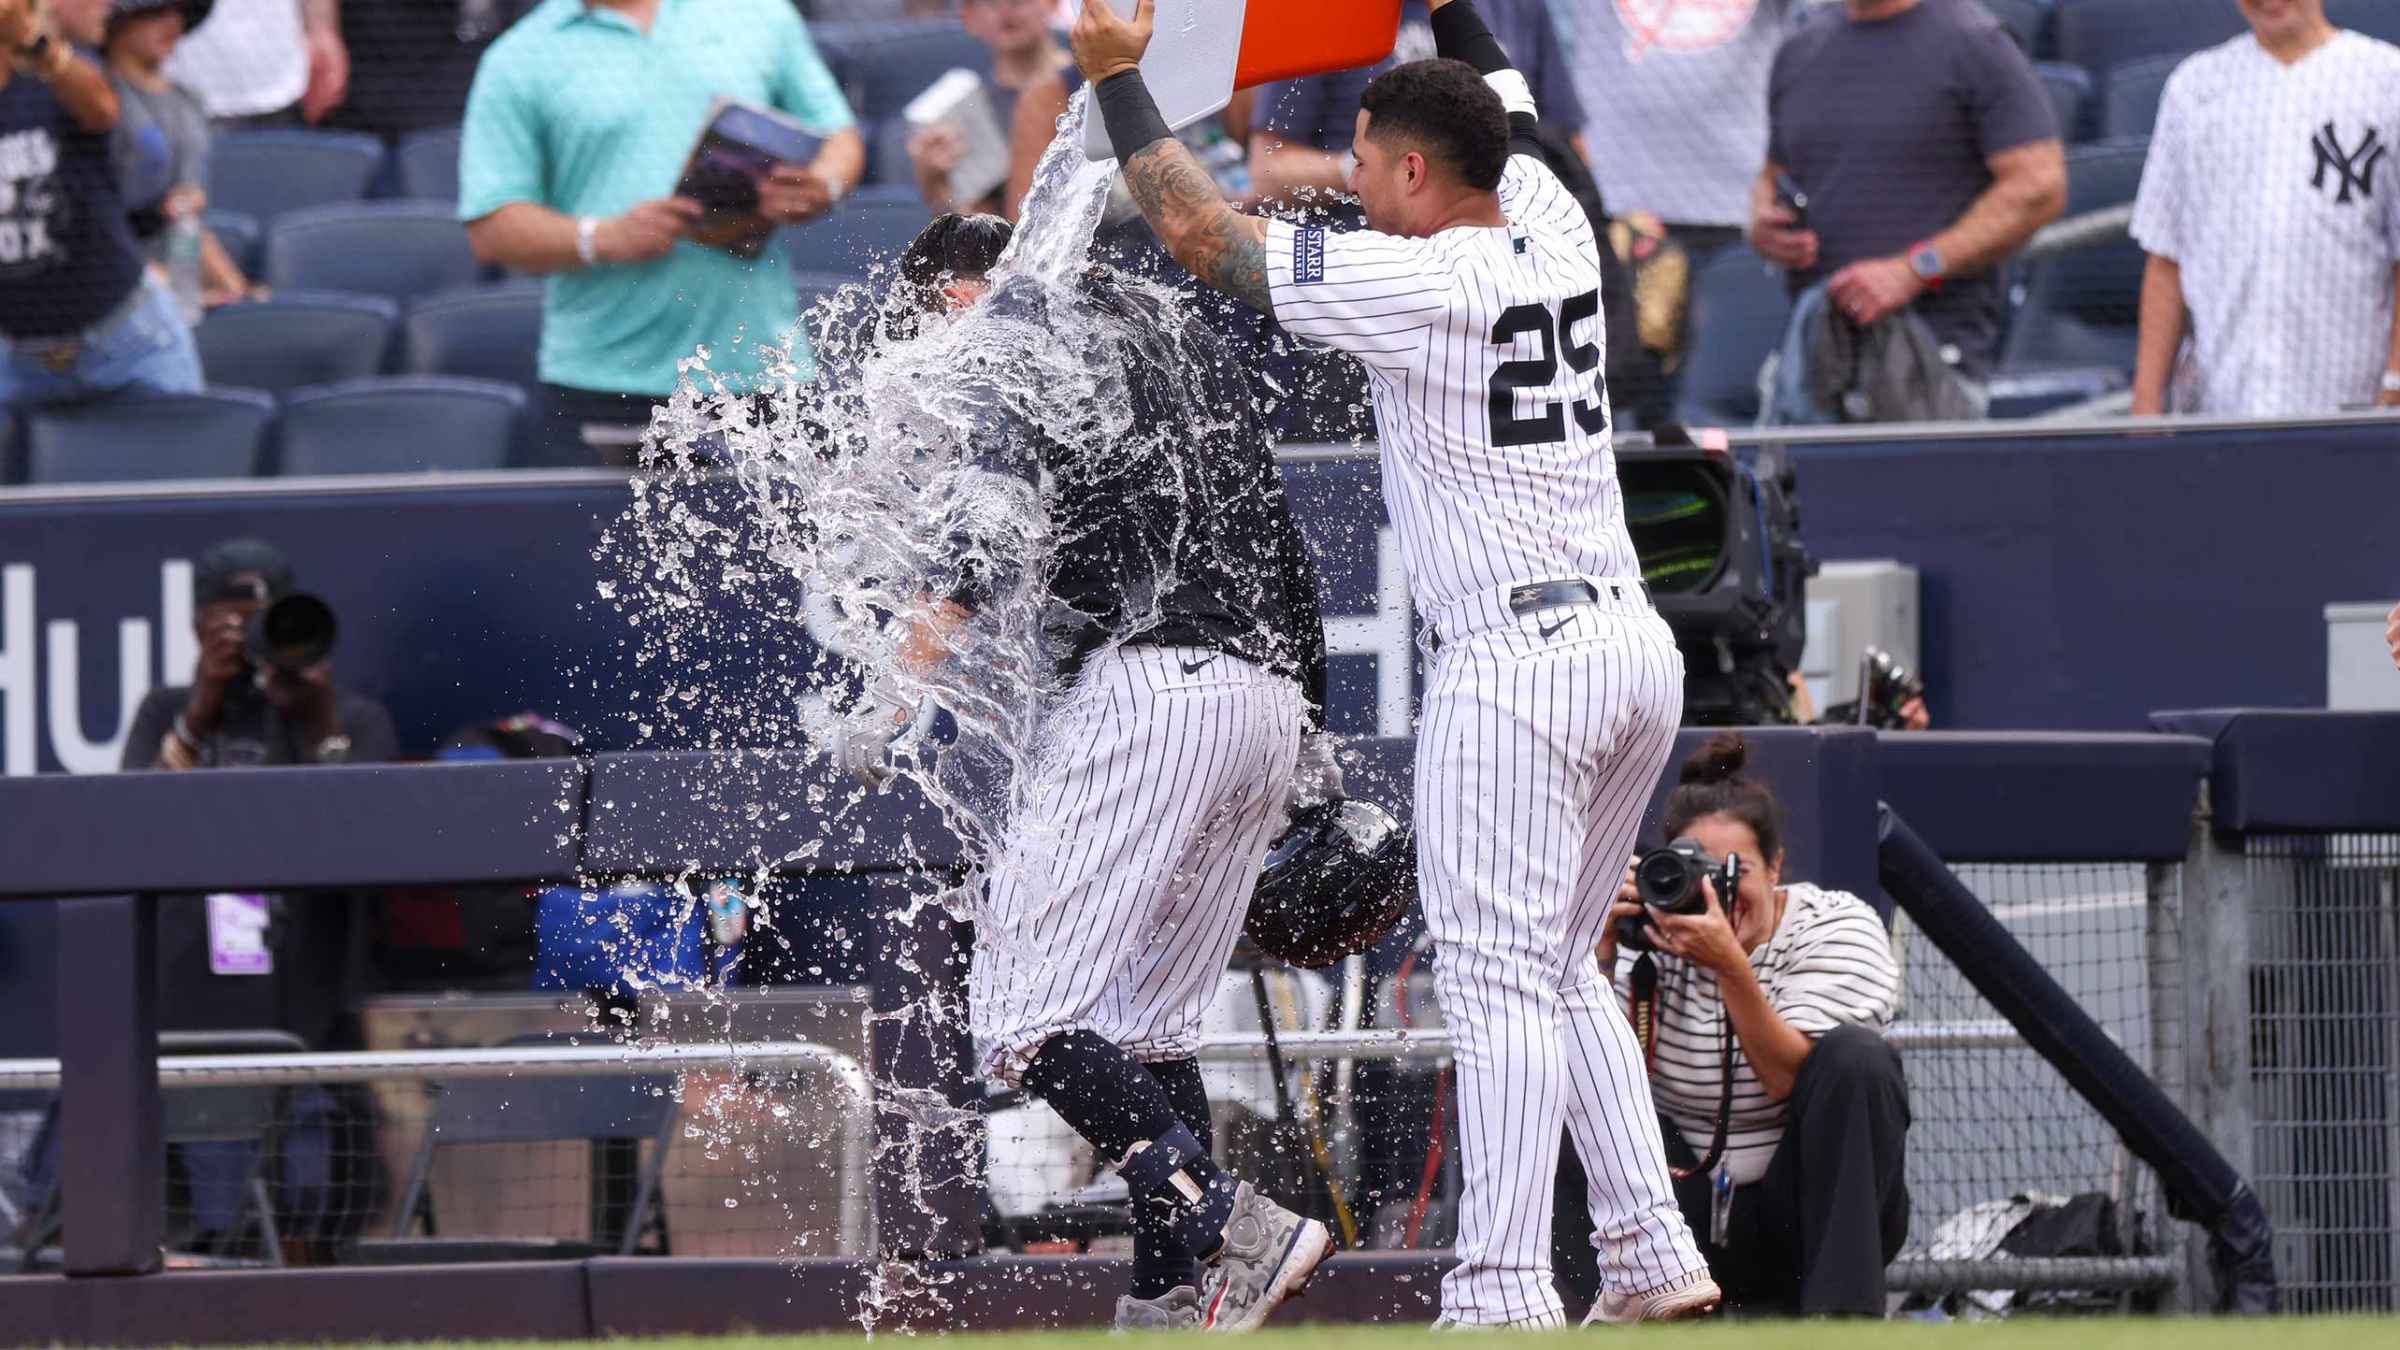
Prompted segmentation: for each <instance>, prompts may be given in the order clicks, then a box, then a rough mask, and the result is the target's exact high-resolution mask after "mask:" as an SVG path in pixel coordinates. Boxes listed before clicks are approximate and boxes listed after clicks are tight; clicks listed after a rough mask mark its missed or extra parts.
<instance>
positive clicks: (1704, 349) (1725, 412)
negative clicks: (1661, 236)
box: [1675, 244, 1792, 426]
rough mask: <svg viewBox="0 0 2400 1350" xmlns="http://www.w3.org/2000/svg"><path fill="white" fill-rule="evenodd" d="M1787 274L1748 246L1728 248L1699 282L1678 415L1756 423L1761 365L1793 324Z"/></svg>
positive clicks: (1718, 422)
mask: <svg viewBox="0 0 2400 1350" xmlns="http://www.w3.org/2000/svg"><path fill="white" fill-rule="evenodd" d="M1791 321H1792V301H1791V297H1790V296H1789V295H1787V294H1786V293H1785V291H1784V281H1783V273H1782V272H1780V271H1777V270H1776V269H1774V268H1771V267H1769V266H1768V265H1767V263H1766V260H1765V259H1763V258H1761V257H1759V256H1758V254H1756V253H1754V252H1752V251H1751V248H1750V246H1749V245H1748V244H1735V245H1733V246H1731V247H1729V248H1726V249H1723V250H1721V251H1720V252H1719V253H1718V254H1717V256H1716V257H1714V258H1711V259H1709V260H1708V265H1707V266H1706V267H1703V268H1701V269H1700V275H1699V276H1697V277H1695V278H1693V281H1692V313H1691V323H1690V332H1691V334H1692V338H1691V343H1690V345H1689V346H1688V347H1686V348H1685V350H1684V354H1683V388H1682V392H1681V395H1680V396H1679V397H1678V399H1677V400H1676V407H1675V420H1677V421H1679V422H1682V423H1684V424H1685V425H1687V426H1749V425H1751V424H1752V423H1755V422H1756V421H1757V420H1758V370H1759V367H1760V366H1762V365H1765V364H1766V360H1767V357H1768V356H1769V355H1771V354H1772V353H1773V352H1774V350H1775V348H1776V347H1777V346H1778V345H1779V344H1781V343H1782V341H1783V334H1784V330H1785V329H1786V328H1788V327H1789V326H1790V325H1791Z"/></svg>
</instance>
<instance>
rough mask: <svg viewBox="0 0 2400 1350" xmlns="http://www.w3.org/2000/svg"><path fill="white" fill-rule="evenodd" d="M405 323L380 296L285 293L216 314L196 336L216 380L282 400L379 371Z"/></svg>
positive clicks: (210, 375)
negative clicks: (301, 390)
mask: <svg viewBox="0 0 2400 1350" xmlns="http://www.w3.org/2000/svg"><path fill="white" fill-rule="evenodd" d="M399 322H400V307H399V306H398V305H396V304H394V303H393V302H391V301H389V300H386V299H384V298H383V297H381V296H375V295H348V294H344V293H342V292H339V291H284V292H281V293H279V294H277V295H276V296H275V297H274V298H273V299H269V300H256V301H247V302H244V303H241V304H234V305H221V306H219V307H218V308H216V309H213V310H210V311H209V313H208V315H207V317H205V318H203V319H202V320H201V321H200V326H199V328H197V329H196V330H194V331H193V334H192V337H193V340H194V341H196V342H198V343H199V345H200V369H201V371H202V372H203V373H204V374H206V375H207V377H208V378H209V380H210V381H211V382H213V383H216V384H230V385H236V386H239V387H242V388H246V389H264V390H266V391H267V392H269V393H271V394H281V393H285V392H288V391H290V390H293V389H298V388H300V387H301V386H303V385H310V384H331V383H332V382H334V381H336V380H353V379H358V378H360V377H361V376H366V375H374V374H377V373H379V372H381V371H382V369H383V364H384V356H385V354H386V353H387V352H389V351H390V350H391V345H392V330H393V329H394V328H396V327H397V326H398V325H399Z"/></svg>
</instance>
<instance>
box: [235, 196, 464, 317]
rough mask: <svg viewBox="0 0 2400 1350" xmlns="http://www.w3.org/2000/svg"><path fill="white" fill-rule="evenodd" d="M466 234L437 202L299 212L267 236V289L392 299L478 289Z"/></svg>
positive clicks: (271, 228)
mask: <svg viewBox="0 0 2400 1350" xmlns="http://www.w3.org/2000/svg"><path fill="white" fill-rule="evenodd" d="M480 272H481V268H480V266H479V265H478V264H477V263H476V261H475V251H474V249H473V248H471V247H469V246H468V244H467V229H466V227H465V226H464V225H461V224H459V223H458V221H457V219H456V218H455V216H454V215H453V213H452V210H451V208H450V207H448V206H445V205H443V204H441V203H439V202H356V203H352V204H349V205H345V206H325V207H319V208H317V209H315V210H313V211H296V212H294V213H292V214H291V215H288V216H285V217H284V218H282V219H280V220H278V221H276V222H275V223H274V224H272V225H270V226H269V227H268V229H267V260H266V269H265V273H266V280H267V284H268V285H270V286H275V287H278V288H282V287H292V288H299V289H306V290H320V291H356V292H358V293H360V294H364V295H381V296H386V297H388V298H390V299H393V300H406V299H408V298H410V297H412V296H418V295H430V294H432V293H433V292H435V291H439V290H447V289H449V288H451V287H453V286H465V285H469V284H471V283H472V282H474V281H475V280H476V279H477V277H478V275H479V274H480Z"/></svg>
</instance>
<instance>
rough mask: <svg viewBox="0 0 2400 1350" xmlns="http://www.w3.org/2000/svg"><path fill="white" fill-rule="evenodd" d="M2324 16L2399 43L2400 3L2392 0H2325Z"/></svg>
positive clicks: (2368, 34) (2362, 31)
mask: <svg viewBox="0 0 2400 1350" xmlns="http://www.w3.org/2000/svg"><path fill="white" fill-rule="evenodd" d="M2325 17H2326V18H2328V19H2331V20H2332V21H2333V22H2334V23H2336V24H2338V25H2340V26H2341V27H2343V28H2351V29H2356V30H2357V31H2359V32H2361V33H2364V34H2366V35H2367V36H2368V37H2371V38H2381V39H2383V40H2384V41H2386V42H2395V43H2400V4H2394V3H2393V0H2325Z"/></svg>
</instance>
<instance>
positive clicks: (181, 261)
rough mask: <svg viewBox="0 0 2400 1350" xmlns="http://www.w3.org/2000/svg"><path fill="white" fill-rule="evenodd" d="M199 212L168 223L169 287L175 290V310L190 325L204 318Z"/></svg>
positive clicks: (192, 325)
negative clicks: (201, 293)
mask: <svg viewBox="0 0 2400 1350" xmlns="http://www.w3.org/2000/svg"><path fill="white" fill-rule="evenodd" d="M201 232H202V227H201V224H200V217H199V215H198V213H193V214H191V215H185V216H178V217H176V218H175V219H173V220H171V221H169V222H168V223H167V289H168V290H169V291H171V292H173V293H174V296H175V312H176V313H178V314H181V315H182V316H183V322H184V324H185V325H186V326H187V327H196V326H198V324H199V322H200V311H201V303H200V236H201Z"/></svg>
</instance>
